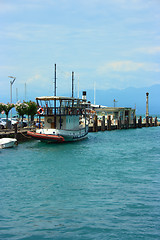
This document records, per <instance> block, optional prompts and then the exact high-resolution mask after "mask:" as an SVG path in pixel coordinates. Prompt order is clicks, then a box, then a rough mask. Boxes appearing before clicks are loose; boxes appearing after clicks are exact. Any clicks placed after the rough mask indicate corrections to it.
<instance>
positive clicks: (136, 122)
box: [89, 116, 160, 132]
mask: <svg viewBox="0 0 160 240" xmlns="http://www.w3.org/2000/svg"><path fill="white" fill-rule="evenodd" d="M157 126H160V122H157V117H156V118H155V119H154V121H153V120H152V117H147V118H146V120H145V121H142V118H141V117H139V118H138V119H137V118H135V119H133V122H132V123H129V121H128V119H126V121H125V122H124V123H122V122H121V121H120V120H118V121H117V123H114V124H113V123H112V121H111V119H110V117H108V119H107V122H105V117H103V118H102V120H97V116H95V118H94V121H93V123H90V124H89V132H98V131H111V130H118V129H119V130H120V129H135V128H143V127H157Z"/></svg>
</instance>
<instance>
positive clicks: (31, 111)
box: [27, 101, 37, 116]
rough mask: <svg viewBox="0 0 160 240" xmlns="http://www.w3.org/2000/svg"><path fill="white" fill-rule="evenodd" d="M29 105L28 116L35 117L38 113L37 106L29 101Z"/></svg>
mask: <svg viewBox="0 0 160 240" xmlns="http://www.w3.org/2000/svg"><path fill="white" fill-rule="evenodd" d="M27 104H28V111H27V115H28V116H34V115H35V114H36V113H37V104H36V103H35V102H32V101H29V102H27Z"/></svg>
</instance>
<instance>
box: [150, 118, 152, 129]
mask: <svg viewBox="0 0 160 240" xmlns="http://www.w3.org/2000/svg"><path fill="white" fill-rule="evenodd" d="M150 127H153V123H152V117H150Z"/></svg>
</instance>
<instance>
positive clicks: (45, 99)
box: [36, 96, 82, 101]
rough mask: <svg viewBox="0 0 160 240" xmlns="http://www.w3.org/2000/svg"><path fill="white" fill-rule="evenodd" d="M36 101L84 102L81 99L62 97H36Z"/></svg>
mask: <svg viewBox="0 0 160 240" xmlns="http://www.w3.org/2000/svg"><path fill="white" fill-rule="evenodd" d="M36 100H42V101H49V100H68V101H69V100H72V101H75V100H82V99H80V98H73V97H60V96H43V97H36Z"/></svg>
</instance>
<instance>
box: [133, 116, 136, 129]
mask: <svg viewBox="0 0 160 240" xmlns="http://www.w3.org/2000/svg"><path fill="white" fill-rule="evenodd" d="M133 127H134V128H136V127H137V122H136V116H135V117H134V119H133Z"/></svg>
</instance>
